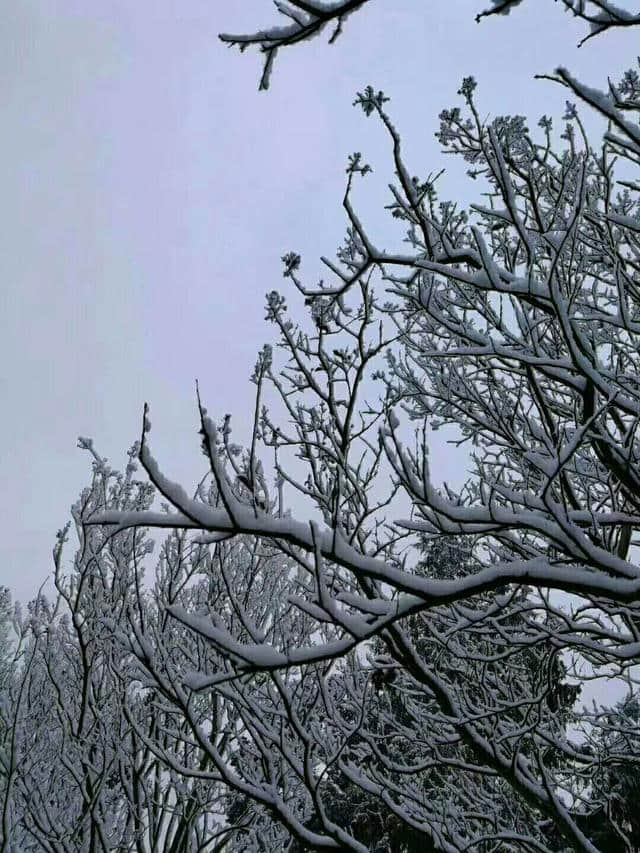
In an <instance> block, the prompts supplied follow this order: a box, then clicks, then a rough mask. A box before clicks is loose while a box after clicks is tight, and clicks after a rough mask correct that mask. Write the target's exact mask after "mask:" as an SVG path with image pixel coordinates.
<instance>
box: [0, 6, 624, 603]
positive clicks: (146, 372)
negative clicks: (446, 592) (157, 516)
mask: <svg viewBox="0 0 640 853" xmlns="http://www.w3.org/2000/svg"><path fill="white" fill-rule="evenodd" d="M487 3H488V0H484V2H483V0H446V2H445V0H442V2H436V0H433V2H430V3H425V2H424V0H373V2H371V3H370V4H368V6H367V8H365V9H364V10H363V11H362V12H360V13H358V14H356V15H354V16H353V17H352V18H351V19H350V20H349V21H348V25H347V26H345V32H344V35H343V37H342V38H341V39H340V40H339V41H338V42H337V43H336V44H335V45H334V46H333V47H328V46H327V45H326V39H324V40H316V41H315V42H313V43H311V44H307V45H304V46H302V47H298V48H296V49H291V50H287V51H285V52H284V53H283V54H282V56H281V58H280V59H279V62H278V63H277V66H276V69H275V73H274V76H273V80H272V88H271V90H270V91H269V92H268V93H260V92H258V91H257V82H258V78H259V69H260V61H259V58H258V56H257V55H256V54H255V53H254V54H251V55H250V54H248V53H247V54H245V55H243V56H240V55H239V54H238V53H237V52H235V51H230V50H229V49H227V48H225V47H224V46H223V45H222V44H220V43H219V42H218V40H217V33H218V32H219V31H243V30H248V29H249V30H250V29H252V28H255V27H256V26H257V25H260V24H266V23H269V22H270V21H271V22H273V20H274V15H275V12H274V10H273V8H272V7H271V5H270V3H269V2H268V0H242V2H240V0H235V2H231V0H230V2H222V0H213V2H211V0H206V2H204V0H180V2H177V0H175V2H169V0H99V2H98V0H92V1H91V2H87V0H20V2H17V3H16V2H14V3H10V2H5V3H4V4H3V11H2V27H1V28H0V102H1V104H0V105H1V113H0V115H1V116H2V118H1V122H2V127H1V133H0V153H1V156H0V186H1V188H2V192H1V193H0V274H1V278H0V281H1V289H0V294H1V295H0V354H1V358H2V360H1V364H2V370H1V372H0V401H1V404H2V405H1V412H2V417H1V418H0V483H1V487H0V527H1V536H0V565H1V566H2V578H1V579H0V582H3V583H6V584H7V585H9V586H10V587H11V588H12V589H13V591H14V593H15V595H16V596H17V597H18V598H21V599H27V598H29V597H30V596H32V595H33V594H34V593H35V591H36V589H37V586H38V584H39V583H40V582H41V581H42V580H43V579H44V578H45V577H46V575H47V574H48V573H49V572H50V570H51V557H50V554H51V548H52V545H53V541H54V535H55V531H56V530H57V529H58V528H59V527H60V526H62V524H63V523H64V522H65V521H66V520H67V518H68V517H69V506H70V504H71V503H72V502H73V501H74V500H75V498H76V497H77V494H78V493H79V491H80V489H81V488H82V487H83V486H84V485H85V484H86V482H87V481H88V476H89V471H90V465H89V459H88V456H87V454H86V453H83V452H82V451H80V450H78V449H76V437H77V436H78V435H88V436H92V437H93V438H94V440H95V443H96V447H97V449H98V451H99V452H101V453H102V454H103V455H106V456H108V457H109V459H110V461H111V462H112V463H113V464H114V465H116V466H118V467H120V466H121V465H122V464H123V461H124V460H125V452H126V450H127V448H128V447H129V446H130V444H131V443H132V442H133V441H134V440H136V439H137V438H138V436H139V429H140V420H141V411H142V405H143V402H144V401H145V400H147V401H149V403H150V404H151V417H152V421H153V423H154V431H153V448H154V453H155V455H156V457H157V458H158V460H159V461H160V463H161V464H162V466H163V467H164V468H165V469H166V470H167V473H168V474H170V475H172V476H174V477H177V478H181V479H182V480H183V481H184V482H185V484H188V483H190V482H192V481H194V480H195V479H196V477H197V476H198V475H199V474H200V473H201V471H202V457H201V456H200V455H199V442H198V439H197V435H196V431H197V428H198V426H197V417H196V415H197V412H196V408H195V395H194V380H195V379H196V378H198V379H199V380H200V383H201V390H202V393H203V397H204V400H205V402H206V405H207V406H208V408H209V410H210V412H211V414H212V415H215V416H221V415H223V414H224V413H226V412H233V413H234V414H235V419H236V420H237V421H238V424H239V426H241V425H242V423H243V421H244V423H245V424H246V423H247V422H248V420H249V415H248V414H246V413H247V412H248V405H249V404H250V401H251V392H252V386H250V385H249V383H248V381H247V379H248V376H249V374H250V373H251V370H252V367H253V364H254V362H255V355H256V352H257V350H258V348H259V347H260V345H261V344H262V343H263V342H265V341H268V340H269V339H270V337H271V334H272V328H271V327H269V326H267V325H265V324H264V321H263V317H264V310H263V305H264V294H265V292H266V291H267V290H271V289H274V288H280V289H283V290H286V282H285V281H284V280H283V279H282V277H281V264H280V260H279V259H280V256H281V255H282V254H283V252H284V251H287V250H289V249H295V250H296V251H299V252H301V254H302V255H303V258H304V259H305V261H306V264H305V269H306V270H307V271H308V273H309V275H310V278H314V275H315V272H317V271H319V269H320V267H319V265H318V262H317V257H318V256H319V255H320V254H328V255H331V254H333V251H334V249H335V247H336V246H337V245H338V243H339V242H340V241H341V239H342V232H343V228H344V220H343V217H342V212H341V208H340V201H341V195H342V192H343V189H344V177H345V176H344V167H345V162H346V157H347V154H348V153H350V152H352V151H354V150H360V151H362V152H363V154H364V156H365V159H366V160H367V162H370V163H371V164H372V165H373V167H374V169H375V170H376V171H375V174H374V176H373V178H372V179H371V180H369V181H367V182H366V185H365V184H363V185H362V188H359V190H358V195H357V199H358V205H359V209H360V211H361V214H362V217H363V218H364V219H365V221H366V222H367V223H369V224H370V225H371V226H372V229H373V231H374V233H375V234H376V236H378V235H379V236H380V242H383V240H384V235H385V233H390V234H393V233H396V234H397V232H394V224H393V221H392V220H390V219H389V218H388V215H387V214H385V212H384V211H383V209H382V208H383V205H384V204H385V203H386V202H387V196H386V189H385V176H386V175H387V174H388V173H389V172H390V169H389V150H388V141H387V139H386V138H385V137H384V135H383V133H382V131H381V129H380V127H378V126H377V125H376V123H375V122H371V121H367V120H366V119H365V117H364V116H363V114H362V112H361V111H356V110H354V109H353V108H352V106H351V104H352V101H353V97H354V93H355V91H356V90H357V89H362V87H364V86H365V85H366V84H368V83H372V84H373V85H375V86H376V87H377V88H382V89H384V90H385V91H386V92H387V94H389V95H391V97H392V101H391V104H390V105H389V106H390V109H391V112H392V114H393V117H394V120H395V122H396V125H397V126H398V127H399V129H400V130H401V132H402V134H403V137H404V139H405V144H406V151H407V158H408V160H409V163H410V164H411V170H412V172H415V173H420V174H425V173H427V172H429V171H430V170H436V169H438V168H440V167H441V166H442V165H447V166H451V167H452V170H451V173H450V174H448V175H447V176H446V178H445V180H444V182H443V183H442V184H441V189H442V190H443V191H444V194H445V195H448V196H449V197H452V198H460V199H463V200H465V199H466V200H468V199H469V198H472V197H473V191H474V184H472V183H471V184H470V183H469V182H468V181H466V180H465V179H464V178H463V172H464V170H463V169H461V168H460V167H459V166H458V167H457V168H453V167H454V165H455V164H454V163H452V162H450V161H448V160H447V158H446V157H444V156H443V155H442V154H441V153H440V151H439V146H438V144H437V142H436V141H435V139H434V137H433V134H434V132H435V131H436V130H437V128H438V119H437V116H438V113H439V112H440V110H441V109H442V108H444V107H448V106H452V105H453V104H454V103H456V90H457V88H458V86H459V83H460V81H461V78H462V77H463V76H464V75H467V74H473V75H475V77H476V78H477V80H478V82H479V91H478V97H479V103H480V104H481V106H482V108H483V110H485V111H486V112H487V113H492V114H496V113H500V114H505V113H514V112H517V113H520V114H525V115H527V116H529V117H530V118H531V119H532V123H535V122H537V119H538V118H539V117H540V115H541V114H542V113H547V114H549V115H553V116H555V117H556V118H557V119H560V117H561V115H562V112H563V111H564V100H565V95H564V93H563V92H562V91H561V90H560V89H559V88H558V87H554V86H553V85H552V84H550V83H543V82H535V81H534V80H533V79H532V77H533V74H534V73H536V72H544V71H550V70H552V69H553V68H554V67H555V66H556V65H557V64H559V63H562V64H564V65H567V66H568V67H569V68H570V69H571V70H573V71H575V72H576V73H578V74H579V75H580V76H581V77H582V78H583V79H584V80H585V82H589V83H591V84H593V85H599V86H602V85H603V84H606V76H607V74H609V75H611V76H612V77H614V78H615V77H616V76H617V75H618V74H619V73H620V72H621V71H623V70H624V68H626V67H627V66H628V65H630V64H631V63H632V61H633V60H634V59H635V55H636V52H637V45H634V40H633V39H632V37H631V33H629V34H626V35H615V36H608V37H606V38H602V39H599V40H594V41H592V42H590V43H589V44H588V45H587V46H585V47H583V48H581V49H580V50H578V49H577V48H576V43H577V41H578V38H579V37H580V35H582V34H584V32H583V29H582V27H581V26H580V25H577V24H576V23H575V22H574V21H572V20H571V19H570V18H569V17H568V16H566V15H563V14H561V12H560V10H559V8H558V6H557V5H556V4H554V3H553V2H551V0H548V1H547V2H545V0H530V2H529V3H526V4H524V7H523V8H522V9H518V10H517V13H513V14H512V15H510V16H509V17H508V18H501V19H495V18H494V19H490V20H488V21H485V22H484V23H483V24H481V25H476V24H475V23H474V19H473V18H474V12H476V11H479V10H480V9H481V8H483V7H484V5H486V4H487ZM292 302H293V304H295V300H293V301H292ZM243 413H245V414H244V415H243ZM460 459H461V457H460V456H456V454H455V452H454V451H451V452H449V454H448V455H443V454H440V455H439V457H438V465H439V467H438V470H434V478H435V479H443V478H445V477H454V478H455V476H456V474H458V475H461V472H462V470H463V468H464V463H463V462H462V463H461V461H460Z"/></svg>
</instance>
